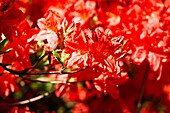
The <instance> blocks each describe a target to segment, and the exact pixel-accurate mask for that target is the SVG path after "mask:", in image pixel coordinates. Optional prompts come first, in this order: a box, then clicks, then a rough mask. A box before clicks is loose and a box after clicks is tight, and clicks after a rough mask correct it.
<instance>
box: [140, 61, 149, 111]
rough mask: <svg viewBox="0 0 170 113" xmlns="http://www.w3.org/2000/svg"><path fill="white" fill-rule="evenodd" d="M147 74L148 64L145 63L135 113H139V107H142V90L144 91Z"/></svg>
mask: <svg viewBox="0 0 170 113" xmlns="http://www.w3.org/2000/svg"><path fill="white" fill-rule="evenodd" d="M148 72H149V64H148V63H147V69H146V71H145V75H144V78H143V83H142V87H141V90H140V96H139V100H138V103H137V113H140V110H141V107H142V99H143V94H144V90H145V83H146V80H147V77H148Z"/></svg>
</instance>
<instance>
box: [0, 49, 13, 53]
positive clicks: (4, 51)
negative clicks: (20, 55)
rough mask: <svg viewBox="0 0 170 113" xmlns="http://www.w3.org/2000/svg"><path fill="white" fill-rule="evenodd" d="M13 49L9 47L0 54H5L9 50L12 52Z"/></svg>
mask: <svg viewBox="0 0 170 113" xmlns="http://www.w3.org/2000/svg"><path fill="white" fill-rule="evenodd" d="M11 50H12V48H11V49H7V50H5V51H3V52H1V53H0V55H2V54H5V53H8V52H10V51H11Z"/></svg>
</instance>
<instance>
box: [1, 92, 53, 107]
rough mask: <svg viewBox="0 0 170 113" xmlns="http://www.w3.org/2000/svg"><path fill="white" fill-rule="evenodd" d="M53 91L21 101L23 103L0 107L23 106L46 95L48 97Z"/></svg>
mask: <svg viewBox="0 0 170 113" xmlns="http://www.w3.org/2000/svg"><path fill="white" fill-rule="evenodd" d="M54 91H55V90H53V91H50V92H46V93H44V94H42V95H39V96H37V97H34V98H31V99H27V100H23V101H19V102H14V103H7V104H0V107H4V106H17V105H23V104H28V103H31V102H35V101H37V100H40V99H42V98H44V97H46V96H48V95H50V94H51V93H53V92H54Z"/></svg>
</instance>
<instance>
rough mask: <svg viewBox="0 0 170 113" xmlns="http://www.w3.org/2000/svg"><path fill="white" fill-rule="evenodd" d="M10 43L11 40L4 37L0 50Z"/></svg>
mask: <svg viewBox="0 0 170 113" xmlns="http://www.w3.org/2000/svg"><path fill="white" fill-rule="evenodd" d="M8 43H9V40H7V39H4V40H2V41H1V42H0V51H1V50H2V49H3V48H4V47H5V46H6V45H7V44H8Z"/></svg>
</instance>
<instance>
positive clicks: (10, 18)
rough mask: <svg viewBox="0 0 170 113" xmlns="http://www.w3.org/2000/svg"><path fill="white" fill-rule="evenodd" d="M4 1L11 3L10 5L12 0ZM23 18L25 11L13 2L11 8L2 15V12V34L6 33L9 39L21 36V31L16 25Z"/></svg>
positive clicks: (0, 16) (0, 18)
mask: <svg viewBox="0 0 170 113" xmlns="http://www.w3.org/2000/svg"><path fill="white" fill-rule="evenodd" d="M4 3H9V4H8V5H10V3H11V1H8V2H4ZM8 5H7V6H8ZM7 8H8V7H7ZM23 19H24V16H23V13H22V12H21V11H20V10H19V9H18V8H17V7H16V5H13V4H12V6H11V7H10V8H9V10H7V11H6V12H5V13H4V14H2V15H1V14H0V35H2V34H4V35H5V37H6V38H7V39H8V40H9V41H13V38H16V37H20V36H21V33H20V32H19V31H18V29H17V27H16V26H17V24H19V23H20V22H21V21H22V20H23Z"/></svg>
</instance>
